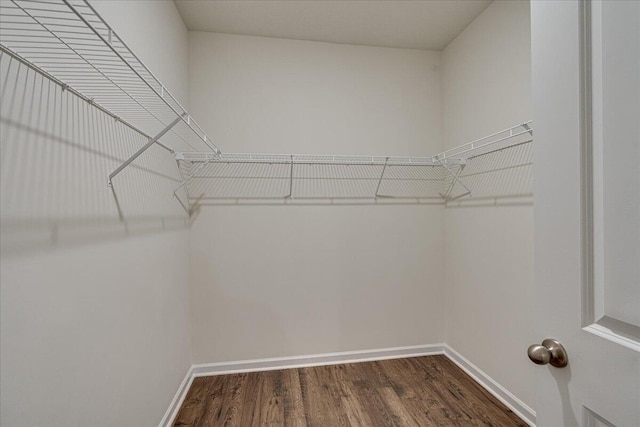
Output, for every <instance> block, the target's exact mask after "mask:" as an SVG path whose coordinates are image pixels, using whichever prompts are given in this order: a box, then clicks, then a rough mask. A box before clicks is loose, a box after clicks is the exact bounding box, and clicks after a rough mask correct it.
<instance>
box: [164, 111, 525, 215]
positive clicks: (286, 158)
mask: <svg viewBox="0 0 640 427" xmlns="http://www.w3.org/2000/svg"><path fill="white" fill-rule="evenodd" d="M532 135H533V130H532V123H531V122H526V123H522V124H519V125H516V126H513V127H511V128H509V129H506V130H503V131H500V132H497V133H494V134H492V135H489V136H487V137H484V138H481V139H479V140H476V141H473V142H470V143H467V144H464V145H461V146H459V147H456V148H454V149H451V150H447V151H445V152H442V153H440V154H438V155H436V156H432V157H396V156H389V157H384V156H344V155H301V154H254V153H243V154H233V153H231V154H227V153H225V154H222V155H220V156H214V155H212V154H206V153H197V152H185V153H176V159H177V160H178V163H179V167H180V171H181V174H182V177H183V179H184V180H183V183H182V184H181V185H180V187H178V190H180V189H182V188H184V189H185V190H186V193H187V197H188V200H186V201H185V202H182V203H183V205H184V206H185V209H187V210H188V211H190V210H191V209H192V208H189V206H195V205H199V204H208V203H212V202H215V201H220V200H236V201H240V200H282V199H285V200H294V199H306V200H316V199H330V200H334V199H336V200H340V199H352V200H356V199H359V200H381V199H390V200H401V199H412V200H419V201H430V202H432V203H447V202H450V201H454V200H458V199H463V198H472V197H473V198H484V197H511V196H516V195H518V196H520V195H526V194H530V193H531V181H532V150H531V144H530V143H531V142H532V141H533V136H532Z"/></svg>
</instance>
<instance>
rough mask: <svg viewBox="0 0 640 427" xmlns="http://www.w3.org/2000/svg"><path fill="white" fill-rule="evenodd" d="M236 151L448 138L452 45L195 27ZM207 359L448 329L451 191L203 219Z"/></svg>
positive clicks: (405, 151)
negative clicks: (440, 198) (341, 41)
mask: <svg viewBox="0 0 640 427" xmlns="http://www.w3.org/2000/svg"><path fill="white" fill-rule="evenodd" d="M189 49H190V51H189V58H190V63H189V64H190V66H189V83H190V92H189V97H190V102H191V104H190V105H191V113H192V114H193V116H194V117H197V118H198V121H199V122H200V123H202V124H203V126H204V127H205V128H206V130H207V132H208V133H209V135H211V136H212V137H213V138H214V140H215V141H216V142H217V143H218V144H219V145H220V146H221V148H222V150H223V151H226V152H275V153H279V152H280V153H314V154H315V153H319V154H327V153H331V154H371V155H393V154H397V155H427V154H429V153H434V152H437V151H439V150H440V149H441V146H440V145H439V144H440V141H441V135H440V126H441V115H440V110H441V104H440V103H441V95H440V71H439V64H440V55H439V53H438V52H426V51H418V50H403V49H389V48H375V47H363V46H349V45H337V44H329V43H317V42H306V41H293V40H283V39H270V38H259V37H248V36H233V35H222V34H213V33H198V32H194V33H190V34H189ZM191 230H192V234H191V256H192V259H191V277H192V282H191V286H192V320H193V322H192V330H193V352H194V362H195V363H206V362H217V361H228V360H240V359H251V358H261V357H273V356H290V355H302V354H313V353H324V352H334V351H346V350H356V349H369V348H381V347H393V346H402V345H414V344H424V343H436V342H441V341H442V330H443V324H442V321H443V311H442V304H441V301H442V298H443V295H442V283H443V275H442V265H443V262H444V259H443V251H442V247H443V209H442V207H441V206H399V205H393V206H372V205H365V206H331V207H327V206H286V207H283V206H235V207H228V206H217V207H206V208H203V209H202V210H201V212H200V214H199V216H198V218H197V220H196V221H195V223H194V224H193V226H192V229H191Z"/></svg>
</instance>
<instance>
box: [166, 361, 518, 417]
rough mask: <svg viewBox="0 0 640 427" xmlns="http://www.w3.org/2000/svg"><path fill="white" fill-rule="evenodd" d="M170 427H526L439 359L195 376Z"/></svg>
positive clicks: (471, 381)
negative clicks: (172, 425)
mask: <svg viewBox="0 0 640 427" xmlns="http://www.w3.org/2000/svg"><path fill="white" fill-rule="evenodd" d="M174 426H193V427H196V426H198V427H200V426H242V427H245V426H247V427H248V426H309V427H311V426H320V427H333V426H526V424H525V423H524V422H523V421H522V420H521V419H520V418H518V417H517V416H516V415H515V414H514V413H513V412H511V411H510V410H509V409H508V408H507V407H506V406H504V405H503V404H502V403H501V402H500V401H498V400H497V399H496V398H495V397H493V396H492V395H491V394H490V393H488V392H487V391H486V390H485V389H484V388H482V387H481V386H480V385H479V384H477V383H476V382H475V381H474V380H473V379H471V377H469V376H468V375H467V374H466V373H465V372H464V371H462V370H461V369H460V368H458V367H457V366H456V365H455V364H454V363H453V362H451V361H450V360H449V359H448V358H447V357H445V356H426V357H413V358H407V359H395V360H383V361H377V362H365V363H349V364H344V365H333V366H318V367H313V368H300V369H287V370H279V371H267V372H252V373H242V374H232V375H219V376H212V377H199V378H196V379H195V380H194V381H193V384H192V385H191V389H190V390H189V392H188V394H187V397H186V399H185V401H184V403H183V404H182V407H181V408H180V412H179V413H178V416H177V418H176V421H175V424H174Z"/></svg>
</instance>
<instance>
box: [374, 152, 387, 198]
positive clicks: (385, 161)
mask: <svg viewBox="0 0 640 427" xmlns="http://www.w3.org/2000/svg"><path fill="white" fill-rule="evenodd" d="M387 163H389V157H387V158H386V159H384V166H383V167H382V173H381V174H380V179H379V180H378V186H377V187H376V198H378V197H379V196H380V195H379V194H378V193H379V192H380V186H381V185H382V178H384V171H386V170H387Z"/></svg>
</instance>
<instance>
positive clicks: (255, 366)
mask: <svg viewBox="0 0 640 427" xmlns="http://www.w3.org/2000/svg"><path fill="white" fill-rule="evenodd" d="M435 354H444V355H445V356H447V357H448V358H449V359H450V360H451V361H452V362H453V363H455V364H456V365H458V366H459V367H460V368H461V369H462V370H463V371H465V372H466V373H467V374H469V375H470V376H471V377H472V378H473V379H474V380H475V381H476V382H478V384H480V385H481V386H482V387H484V388H485V389H486V390H487V391H488V392H489V393H491V394H492V395H494V396H495V397H496V398H497V399H498V400H500V401H501V402H502V403H504V404H505V405H506V406H507V407H508V408H509V409H511V410H512V411H513V412H514V413H515V414H517V415H518V416H519V417H520V418H522V419H523V421H525V422H526V423H527V424H529V425H530V426H535V421H536V413H535V411H534V410H533V409H531V408H530V407H529V406H527V405H526V404H525V403H524V402H522V401H521V400H520V399H518V398H517V397H516V396H515V395H513V394H512V393H511V392H509V391H508V390H507V389H506V388H504V387H503V386H502V385H500V384H499V383H498V382H497V381H495V380H494V379H493V378H491V377H490V376H489V375H487V374H486V373H485V372H484V371H482V370H481V369H480V368H478V367H477V366H476V365H474V364H473V363H471V362H470V361H469V360H467V359H466V358H465V357H463V356H462V355H461V354H460V353H458V352H457V351H455V350H454V349H452V348H451V347H449V346H448V345H447V344H427V345H416V346H407V347H392V348H380V349H371V350H358V351H343V352H337V353H324V354H311V355H303V356H289V357H273V358H268V359H253V360H240V361H231V362H218V363H203V364H196V365H192V366H191V368H190V369H189V371H188V372H187V375H186V376H185V378H184V380H183V381H182V384H180V387H179V388H178V391H177V392H176V395H175V396H174V398H173V400H172V401H171V404H170V405H169V408H168V409H167V412H166V413H165V415H164V417H162V421H161V422H160V427H171V426H172V425H173V423H174V421H175V418H176V416H177V415H178V411H179V410H180V407H181V406H182V403H183V402H184V399H185V398H186V396H187V392H188V391H189V388H190V387H191V383H193V379H194V378H196V377H206V376H213V375H227V374H237V373H241V372H257V371H273V370H277V369H292V368H305V367H311V366H326V365H339V364H342V363H357V362H371V361H374V360H387V359H402V358H407V357H419V356H431V355H435Z"/></svg>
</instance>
